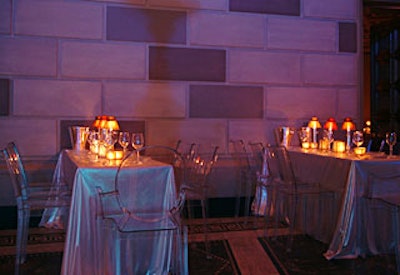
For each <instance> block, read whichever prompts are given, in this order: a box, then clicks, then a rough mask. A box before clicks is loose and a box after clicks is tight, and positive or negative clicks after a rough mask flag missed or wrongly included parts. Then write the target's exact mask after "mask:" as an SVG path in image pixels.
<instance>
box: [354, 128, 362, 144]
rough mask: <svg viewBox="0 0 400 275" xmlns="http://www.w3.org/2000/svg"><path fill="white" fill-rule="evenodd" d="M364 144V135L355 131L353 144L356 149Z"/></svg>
mask: <svg viewBox="0 0 400 275" xmlns="http://www.w3.org/2000/svg"><path fill="white" fill-rule="evenodd" d="M363 143H364V134H363V132H361V131H354V133H353V144H354V145H355V146H356V147H360V146H361V145H362V144H363Z"/></svg>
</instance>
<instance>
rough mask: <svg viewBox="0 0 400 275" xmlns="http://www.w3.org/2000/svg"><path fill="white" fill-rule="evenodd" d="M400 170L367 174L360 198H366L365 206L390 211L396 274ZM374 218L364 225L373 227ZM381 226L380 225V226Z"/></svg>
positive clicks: (399, 258)
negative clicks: (366, 180)
mask: <svg viewBox="0 0 400 275" xmlns="http://www.w3.org/2000/svg"><path fill="white" fill-rule="evenodd" d="M399 191H400V172H399V171H396V172H394V173H393V172H388V173H387V174H383V175H382V173H381V174H379V175H378V174H377V173H375V172H370V173H369V174H368V184H367V186H366V187H365V189H364V192H363V195H362V198H363V199H364V200H366V202H367V204H366V205H367V207H368V208H369V209H373V208H383V209H386V210H387V211H390V213H391V219H392V228H391V233H392V238H393V243H392V244H393V250H394V254H395V257H396V267H397V274H400V240H399V233H400V228H399V219H400V215H399V214H400V196H399ZM368 217H370V216H368ZM374 224H375V221H374V220H370V219H367V221H366V226H368V228H373V226H374ZM380 228H382V227H380Z"/></svg>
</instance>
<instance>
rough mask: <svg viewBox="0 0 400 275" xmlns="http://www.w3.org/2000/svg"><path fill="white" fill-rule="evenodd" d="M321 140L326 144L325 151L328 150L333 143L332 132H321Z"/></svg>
mask: <svg viewBox="0 0 400 275" xmlns="http://www.w3.org/2000/svg"><path fill="white" fill-rule="evenodd" d="M322 140H324V141H325V142H327V147H328V148H327V149H328V150H330V149H331V147H332V143H333V142H334V140H335V139H334V137H333V131H331V130H327V129H325V130H324V131H323V132H322Z"/></svg>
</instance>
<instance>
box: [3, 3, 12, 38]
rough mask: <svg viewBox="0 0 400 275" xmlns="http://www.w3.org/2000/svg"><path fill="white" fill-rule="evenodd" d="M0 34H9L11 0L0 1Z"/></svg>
mask: <svg viewBox="0 0 400 275" xmlns="http://www.w3.org/2000/svg"><path fill="white" fill-rule="evenodd" d="M0 7H1V8H0V33H6V34H8V33H10V32H11V18H12V17H11V11H12V3H11V0H0Z"/></svg>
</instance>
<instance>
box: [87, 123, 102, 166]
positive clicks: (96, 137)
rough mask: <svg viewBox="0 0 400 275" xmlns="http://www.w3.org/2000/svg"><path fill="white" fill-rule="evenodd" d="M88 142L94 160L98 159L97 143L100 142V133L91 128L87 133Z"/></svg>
mask: <svg viewBox="0 0 400 275" xmlns="http://www.w3.org/2000/svg"><path fill="white" fill-rule="evenodd" d="M88 142H89V145H90V147H89V148H90V153H91V154H93V155H94V156H95V160H98V158H99V156H98V154H99V143H100V134H99V132H98V131H96V130H91V131H90V132H89V135H88Z"/></svg>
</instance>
